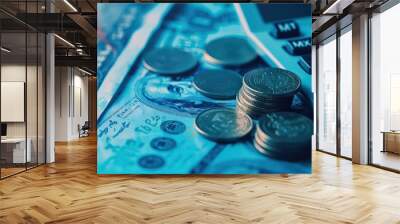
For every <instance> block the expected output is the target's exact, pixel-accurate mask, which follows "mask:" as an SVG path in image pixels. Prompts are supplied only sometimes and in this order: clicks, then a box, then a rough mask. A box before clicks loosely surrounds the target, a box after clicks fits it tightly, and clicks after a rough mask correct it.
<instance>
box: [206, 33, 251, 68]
mask: <svg viewBox="0 0 400 224" xmlns="http://www.w3.org/2000/svg"><path fill="white" fill-rule="evenodd" d="M256 58H257V53H256V51H255V50H254V49H253V47H252V46H250V44H249V43H248V42H247V40H246V39H245V38H244V37H239V36H228V37H221V38H218V39H214V40H212V41H210V42H209V43H207V45H206V47H205V59H206V60H207V61H208V62H210V63H212V64H217V65H223V66H240V65H243V64H247V63H249V62H251V61H253V60H254V59H256Z"/></svg>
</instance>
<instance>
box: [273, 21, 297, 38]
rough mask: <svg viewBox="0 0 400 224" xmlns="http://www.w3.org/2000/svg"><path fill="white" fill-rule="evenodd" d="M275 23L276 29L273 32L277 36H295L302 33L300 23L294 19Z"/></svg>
mask: <svg viewBox="0 0 400 224" xmlns="http://www.w3.org/2000/svg"><path fill="white" fill-rule="evenodd" d="M274 25H275V30H274V31H273V34H274V36H275V37H277V38H289V37H295V36H298V35H299V34H300V29H299V25H298V24H297V23H296V22H295V21H293V20H289V21H284V22H278V23H275V24H274Z"/></svg>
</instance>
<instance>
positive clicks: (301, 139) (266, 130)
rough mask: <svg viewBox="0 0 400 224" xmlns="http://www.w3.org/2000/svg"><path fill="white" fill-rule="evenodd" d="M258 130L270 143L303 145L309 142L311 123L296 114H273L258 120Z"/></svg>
mask: <svg viewBox="0 0 400 224" xmlns="http://www.w3.org/2000/svg"><path fill="white" fill-rule="evenodd" d="M259 130H260V131H261V132H260V136H261V137H263V138H264V139H268V141H270V142H275V143H276V142H284V143H305V142H307V141H311V136H312V133H313V122H312V121H311V119H309V118H308V117H306V116H304V115H301V114H298V113H294V112H273V113H268V114H266V115H265V116H264V117H262V118H261V119H260V121H259Z"/></svg>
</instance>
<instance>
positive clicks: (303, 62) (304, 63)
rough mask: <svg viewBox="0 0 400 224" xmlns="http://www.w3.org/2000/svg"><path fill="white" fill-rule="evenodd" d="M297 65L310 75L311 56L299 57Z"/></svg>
mask: <svg viewBox="0 0 400 224" xmlns="http://www.w3.org/2000/svg"><path fill="white" fill-rule="evenodd" d="M299 65H300V67H301V68H302V69H303V70H304V71H305V72H307V73H308V74H311V54H307V55H303V56H301V59H300V60H299Z"/></svg>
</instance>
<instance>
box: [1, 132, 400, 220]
mask: <svg viewBox="0 0 400 224" xmlns="http://www.w3.org/2000/svg"><path fill="white" fill-rule="evenodd" d="M56 157H57V162H56V163H55V164H51V165H46V166H41V167H39V168H36V169H33V170H30V171H28V172H26V173H22V174H19V175H17V176H14V177H11V178H8V179H5V180H2V181H0V223H7V224H8V223H11V224H14V223H119V224H120V223H168V224H178V223H212V224H220V223H221V224H223V223H372V224H377V223H378V224H379V223H383V224H386V223H400V175H399V174H395V173H391V172H387V171H383V170H380V169H377V168H373V167H368V166H359V165H352V164H351V162H349V161H347V160H343V159H338V158H335V157H333V156H330V155H326V154H323V153H318V152H315V153H314V154H313V167H314V168H313V171H314V173H313V174H312V175H289V176H284V175H283V176H280V175H261V176H189V177H187V176H185V177H184V176H156V177H155V176H98V175H97V174H96V142H95V138H94V137H90V138H86V139H84V140H81V141H76V142H72V143H69V144H58V145H57V154H56Z"/></svg>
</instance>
